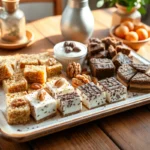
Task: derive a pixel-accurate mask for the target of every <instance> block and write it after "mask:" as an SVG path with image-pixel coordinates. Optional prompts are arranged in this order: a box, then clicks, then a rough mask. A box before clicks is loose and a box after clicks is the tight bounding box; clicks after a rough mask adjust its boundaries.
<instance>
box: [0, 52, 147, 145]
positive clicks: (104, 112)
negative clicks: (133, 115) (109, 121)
mask: <svg viewBox="0 0 150 150" xmlns="http://www.w3.org/2000/svg"><path fill="white" fill-rule="evenodd" d="M131 55H132V56H133V58H134V62H139V63H144V64H150V62H149V61H148V60H146V59H144V58H143V57H141V56H139V55H138V54H137V53H136V52H134V51H131ZM128 95H129V98H128V99H126V100H124V101H120V102H116V103H112V104H107V105H105V106H101V107H98V108H95V109H92V110H88V109H87V108H85V107H84V106H83V109H82V112H80V113H77V114H74V115H71V116H67V117H62V116H61V115H60V114H59V112H57V116H56V117H53V118H51V119H49V120H46V121H44V122H42V123H39V124H37V123H36V122H35V121H31V122H30V123H29V124H26V125H9V124H8V123H7V120H6V118H5V109H6V106H5V97H4V92H3V91H2V89H0V104H1V105H0V131H1V134H2V136H4V137H5V138H8V139H11V140H13V141H17V142H25V141H29V140H32V139H35V138H38V137H42V136H45V135H48V134H51V133H54V132H58V131H61V130H64V129H67V128H71V127H74V126H77V125H80V124H84V123H87V122H90V121H93V120H96V119H100V118H103V117H106V116H110V115H113V114H116V113H119V112H123V111H126V110H129V109H132V108H136V107H139V106H142V105H145V104H149V103H150V93H148V94H142V93H141V94H137V93H131V92H129V94H128Z"/></svg>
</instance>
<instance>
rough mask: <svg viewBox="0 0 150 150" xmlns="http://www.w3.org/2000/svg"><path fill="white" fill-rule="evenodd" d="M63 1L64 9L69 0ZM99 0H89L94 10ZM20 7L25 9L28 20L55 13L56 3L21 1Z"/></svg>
mask: <svg viewBox="0 0 150 150" xmlns="http://www.w3.org/2000/svg"><path fill="white" fill-rule="evenodd" d="M59 1H62V9H64V8H65V6H66V4H67V1H68V0H59ZM96 3H97V0H89V5H90V8H91V9H92V10H94V9H97V8H96ZM20 9H21V10H23V11H24V13H25V15H26V18H27V20H36V19H40V18H43V17H46V16H52V15H54V11H53V9H54V4H53V3H47V2H30V3H21V4H20Z"/></svg>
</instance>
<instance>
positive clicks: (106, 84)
mask: <svg viewBox="0 0 150 150" xmlns="http://www.w3.org/2000/svg"><path fill="white" fill-rule="evenodd" d="M98 87H99V88H100V89H103V90H105V91H106V99H107V102H108V103H113V102H117V101H121V100H125V99H126V98H127V88H126V87H125V86H124V85H123V84H121V83H120V82H119V81H118V80H116V79H115V78H114V77H111V78H106V79H104V80H100V81H99V82H98Z"/></svg>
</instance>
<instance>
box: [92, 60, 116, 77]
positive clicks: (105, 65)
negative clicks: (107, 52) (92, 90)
mask: <svg viewBox="0 0 150 150" xmlns="http://www.w3.org/2000/svg"><path fill="white" fill-rule="evenodd" d="M90 68H91V72H92V75H93V76H94V77H97V78H98V79H104V78H106V77H111V76H114V73H115V66H114V64H113V63H112V61H111V60H110V59H107V58H105V59H101V58H92V59H90Z"/></svg>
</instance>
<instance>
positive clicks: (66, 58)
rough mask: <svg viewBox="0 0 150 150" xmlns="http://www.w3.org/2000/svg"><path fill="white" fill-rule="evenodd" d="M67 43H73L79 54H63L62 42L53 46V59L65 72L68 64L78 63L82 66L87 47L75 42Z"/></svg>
mask: <svg viewBox="0 0 150 150" xmlns="http://www.w3.org/2000/svg"><path fill="white" fill-rule="evenodd" d="M67 42H74V43H75V45H76V46H77V47H78V48H80V50H81V51H80V52H70V53H66V52H65V47H64V42H60V43H58V44H56V45H55V46H54V57H55V58H56V59H57V60H58V61H59V62H60V63H62V65H63V69H64V70H66V68H67V66H68V64H69V63H70V62H77V63H80V65H81V66H82V65H83V64H84V61H85V59H86V55H87V47H86V46H85V45H84V44H82V43H79V42H75V41H67Z"/></svg>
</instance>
